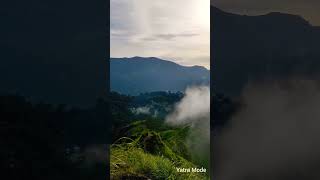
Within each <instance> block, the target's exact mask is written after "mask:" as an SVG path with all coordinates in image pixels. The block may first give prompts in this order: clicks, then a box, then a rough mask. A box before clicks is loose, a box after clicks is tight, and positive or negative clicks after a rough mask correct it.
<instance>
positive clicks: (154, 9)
mask: <svg viewBox="0 0 320 180" xmlns="http://www.w3.org/2000/svg"><path fill="white" fill-rule="evenodd" d="M110 2H111V4H110V6H111V7H110V8H111V19H110V28H111V29H110V39H111V42H110V44H111V48H110V54H111V55H110V56H111V57H133V56H142V57H158V58H163V59H166V60H170V61H173V62H176V63H178V64H181V65H185V66H193V65H200V66H204V67H206V68H208V69H209V68H210V0H174V1H172V0H160V1H155V0H111V1H110Z"/></svg>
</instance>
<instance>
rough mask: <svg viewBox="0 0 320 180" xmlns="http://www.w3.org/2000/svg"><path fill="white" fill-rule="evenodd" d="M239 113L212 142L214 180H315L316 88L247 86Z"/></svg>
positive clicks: (319, 98) (319, 159) (319, 151)
mask: <svg viewBox="0 0 320 180" xmlns="http://www.w3.org/2000/svg"><path fill="white" fill-rule="evenodd" d="M241 102H242V103H243V106H242V108H241V109H240V110H239V111H238V112H237V113H236V114H235V115H234V116H233V117H232V118H231V120H230V122H229V123H228V125H227V127H225V128H224V130H223V131H222V133H221V134H220V135H219V136H217V137H215V139H214V151H213V152H212V153H213V154H212V155H213V156H214V158H213V159H214V167H213V169H212V172H213V175H214V179H215V180H251V179H252V180H260V179H262V180H264V179H266V180H267V179H268V180H287V179H288V180H289V179H290V180H295V179H299V180H305V179H320V174H319V173H318V167H319V165H320V140H319V137H320V111H319V110H320V109H319V108H320V86H319V82H317V81H312V80H301V79H300V80H286V81H273V82H265V83H261V84H249V85H248V86H247V87H246V88H245V89H244V90H243V93H242V97H241Z"/></svg>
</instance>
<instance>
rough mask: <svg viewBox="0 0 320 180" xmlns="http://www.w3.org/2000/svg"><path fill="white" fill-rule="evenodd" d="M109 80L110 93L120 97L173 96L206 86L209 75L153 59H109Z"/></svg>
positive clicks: (195, 69)
mask: <svg viewBox="0 0 320 180" xmlns="http://www.w3.org/2000/svg"><path fill="white" fill-rule="evenodd" d="M110 79H111V85H110V87H111V90H113V91H117V92H120V93H123V94H130V95H137V94H140V93H145V92H152V91H172V92H177V91H183V90H185V89H186V88H187V87H188V86H192V85H209V83H210V71H209V70H208V69H206V68H204V67H201V66H190V67H187V66H182V65H179V64H176V63H174V62H172V61H168V60H163V59H160V58H155V57H132V58H110Z"/></svg>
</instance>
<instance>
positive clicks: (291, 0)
mask: <svg viewBox="0 0 320 180" xmlns="http://www.w3.org/2000/svg"><path fill="white" fill-rule="evenodd" d="M211 4H212V5H214V6H216V7H218V8H220V9H222V10H225V11H227V12H233V13H237V14H246V15H259V14H266V13H269V12H283V13H289V14H295V15H300V16H302V17H303V18H305V19H306V20H307V21H309V22H310V23H311V24H313V25H315V26H320V10H319V7H320V1H319V0H211Z"/></svg>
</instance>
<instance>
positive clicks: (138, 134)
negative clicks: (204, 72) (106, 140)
mask: <svg viewBox="0 0 320 180" xmlns="http://www.w3.org/2000/svg"><path fill="white" fill-rule="evenodd" d="M114 95H115V97H118V96H119V94H117V93H114ZM124 97H125V96H124ZM181 98H182V95H181V93H169V92H168V93H165V92H158V93H148V94H140V95H139V96H137V97H131V98H123V99H122V100H124V101H122V102H121V104H120V103H118V104H114V106H119V105H121V106H122V108H121V109H122V110H123V111H121V112H113V113H112V114H113V115H114V117H113V118H115V119H113V120H114V121H118V122H117V123H114V124H113V128H112V129H113V132H112V133H113V135H114V137H116V138H114V141H113V144H112V145H111V148H110V154H111V156H110V172H111V179H115V180H117V179H178V180H179V179H201V180H203V179H209V175H208V173H194V172H190V173H181V172H178V171H177V169H176V168H195V167H198V168H201V167H205V166H204V165H203V163H199V162H198V163H196V162H197V161H195V160H194V159H192V155H191V153H190V151H189V149H188V146H187V144H186V139H187V138H188V136H189V134H190V133H189V131H190V127H189V126H183V127H170V126H168V125H166V124H165V123H164V119H163V118H162V117H163V116H157V117H155V116H153V115H152V114H151V113H152V112H150V114H149V115H144V116H143V117H142V116H139V114H135V113H133V112H132V111H130V107H135V106H136V107H137V106H138V105H140V106H149V105H150V104H157V107H159V108H164V107H165V106H170V105H171V106H172V105H173V104H174V103H175V102H177V101H179V100H180V99H181ZM113 109H114V110H115V108H113ZM118 109H120V108H118ZM164 109H165V108H164ZM167 113H168V112H167ZM117 118H121V119H117ZM126 118H127V119H126ZM139 118H143V120H141V119H139ZM119 122H121V123H119ZM207 161H208V160H207ZM205 168H207V169H208V167H205Z"/></svg>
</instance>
